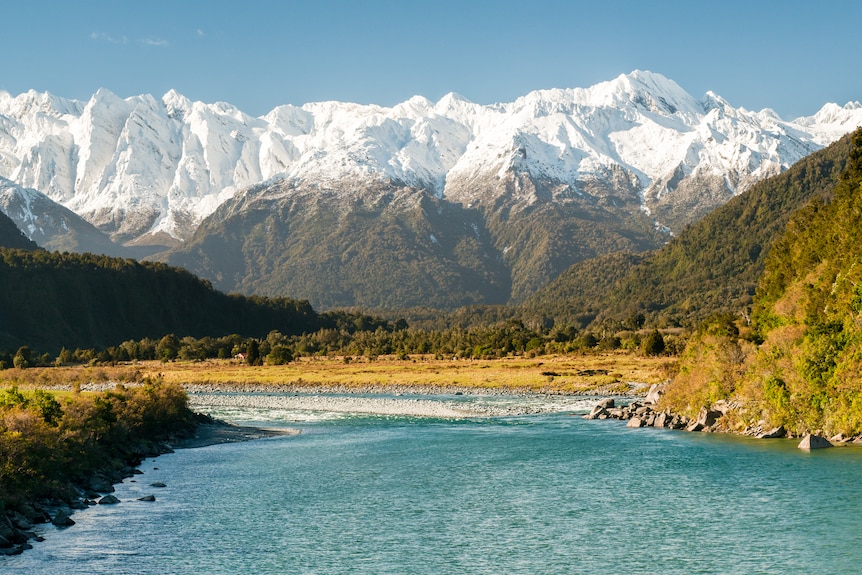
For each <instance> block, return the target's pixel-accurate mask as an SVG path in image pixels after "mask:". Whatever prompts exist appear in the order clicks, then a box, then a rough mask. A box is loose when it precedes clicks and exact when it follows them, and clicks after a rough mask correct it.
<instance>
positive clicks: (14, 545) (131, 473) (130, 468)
mask: <svg viewBox="0 0 862 575" xmlns="http://www.w3.org/2000/svg"><path fill="white" fill-rule="evenodd" d="M204 420H205V422H204V423H199V424H198V426H197V428H196V429H195V431H194V433H193V434H191V435H189V436H188V437H177V438H175V439H174V440H173V441H171V442H170V443H151V444H147V447H146V449H143V450H141V449H139V448H138V449H133V450H134V451H135V453H134V454H132V455H130V456H129V458H128V459H127V461H126V465H125V466H124V467H122V468H120V469H103V470H101V471H99V472H96V473H94V474H93V475H92V476H90V477H89V478H87V479H85V480H84V481H79V482H78V484H77V485H76V486H75V488H74V489H75V492H74V493H73V494H71V495H70V496H69V497H67V498H65V499H44V500H40V501H33V502H30V503H26V504H24V505H22V506H21V507H20V508H19V509H17V510H14V511H7V512H6V513H5V514H2V513H0V557H3V556H7V555H17V554H19V553H22V552H24V551H25V550H27V549H32V548H33V545H32V543H31V541H35V542H41V541H44V538H43V537H41V536H40V535H37V534H36V533H35V531H34V529H36V526H37V525H40V524H48V523H51V524H53V525H54V526H56V527H58V528H65V527H71V526H72V525H74V524H75V521H74V519H72V515H73V514H74V512H75V511H78V510H82V509H87V508H88V507H90V506H93V505H116V504H118V503H121V502H122V500H120V499H119V498H118V497H116V496H115V495H113V492H114V484H117V483H122V482H123V481H124V480H126V479H129V478H132V477H135V476H139V475H141V474H142V472H141V471H140V470H139V469H137V467H138V466H139V465H140V464H141V463H142V462H143V460H144V459H150V458H154V457H157V456H159V455H162V454H165V453H173V451H174V448H176V449H186V448H194V447H205V446H207V445H215V444H220V443H233V442H238V441H249V440H251V439H261V438H264V437H272V436H276V435H292V434H296V433H299V432H298V431H297V430H293V429H261V428H256V427H240V426H236V425H231V424H228V423H225V422H221V421H216V420H212V419H209V418H204ZM138 447H140V446H138ZM133 481H134V480H133ZM149 486H150V487H152V488H154V489H160V488H164V487H166V484H164V483H162V482H158V481H157V482H154V483H150V484H149ZM136 501H143V502H154V501H156V497H155V495H152V494H149V495H145V496H143V497H139V498H137V499H136ZM0 571H2V570H0Z"/></svg>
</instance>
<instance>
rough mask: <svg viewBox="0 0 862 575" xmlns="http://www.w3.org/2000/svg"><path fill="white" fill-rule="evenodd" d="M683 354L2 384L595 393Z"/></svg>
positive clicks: (226, 369)
mask: <svg viewBox="0 0 862 575" xmlns="http://www.w3.org/2000/svg"><path fill="white" fill-rule="evenodd" d="M674 365H675V360H673V359H671V358H667V357H644V356H641V355H637V354H633V353H628V352H613V353H605V354H595V355H554V356H538V357H534V358H524V357H509V358H502V359H491V360H465V359H444V360H439V359H434V358H433V356H414V357H413V358H411V359H407V360H398V359H396V358H395V357H384V356H381V357H378V358H376V359H375V360H373V361H370V360H368V359H365V358H358V359H352V360H351V361H349V362H346V361H345V360H344V358H341V357H337V358H301V359H299V360H297V361H294V362H293V363H290V364H288V365H281V366H248V365H244V364H242V363H240V362H238V361H231V360H212V361H204V362H181V361H175V362H168V363H162V362H157V361H152V362H135V363H129V364H122V365H117V366H104V367H101V366H97V367H85V366H77V367H50V368H31V369H27V370H18V369H9V370H6V371H3V372H0V385H4V386H8V385H20V386H27V387H30V386H34V387H53V388H57V387H62V386H69V385H75V384H76V383H77V384H81V385H85V384H88V383H104V382H119V383H124V382H134V381H140V380H142V379H143V378H147V377H150V378H154V377H161V378H162V379H164V380H165V381H166V382H179V383H182V384H208V385H219V384H224V385H232V386H236V385H258V386H259V385H295V386H297V387H333V388H336V387H337V388H357V389H359V388H369V387H396V386H398V387H413V386H415V387H417V388H423V387H425V388H428V387H452V388H469V389H489V390H491V389H493V390H512V391H534V392H541V393H589V392H590V391H594V390H599V389H601V390H603V391H619V392H625V391H628V390H629V389H630V385H629V384H630V383H637V384H643V385H649V384H652V383H658V382H661V381H664V380H666V379H668V378H669V377H670V375H671V372H672V370H673V368H674Z"/></svg>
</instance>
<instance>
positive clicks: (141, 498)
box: [138, 495, 156, 501]
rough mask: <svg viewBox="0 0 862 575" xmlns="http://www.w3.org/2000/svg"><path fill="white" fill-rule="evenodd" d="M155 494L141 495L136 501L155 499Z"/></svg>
mask: <svg viewBox="0 0 862 575" xmlns="http://www.w3.org/2000/svg"><path fill="white" fill-rule="evenodd" d="M155 500H156V496H155V495H144V496H143V497H138V501H155Z"/></svg>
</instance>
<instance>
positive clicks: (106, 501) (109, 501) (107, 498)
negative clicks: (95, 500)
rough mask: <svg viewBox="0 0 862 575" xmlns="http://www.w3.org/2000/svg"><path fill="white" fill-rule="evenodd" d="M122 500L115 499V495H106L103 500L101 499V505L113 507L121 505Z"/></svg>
mask: <svg viewBox="0 0 862 575" xmlns="http://www.w3.org/2000/svg"><path fill="white" fill-rule="evenodd" d="M119 502H120V500H119V499H117V498H116V497H114V496H113V495H105V496H104V497H102V498H101V499H99V505H113V504H115V503H119Z"/></svg>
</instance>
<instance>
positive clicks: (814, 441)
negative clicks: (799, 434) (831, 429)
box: [797, 433, 832, 450]
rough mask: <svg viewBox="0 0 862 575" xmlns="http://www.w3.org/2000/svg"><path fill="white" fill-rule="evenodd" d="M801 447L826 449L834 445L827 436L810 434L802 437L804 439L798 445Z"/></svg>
mask: <svg viewBox="0 0 862 575" xmlns="http://www.w3.org/2000/svg"><path fill="white" fill-rule="evenodd" d="M797 447H798V448H799V449H808V450H811V449H824V448H826V447H832V444H831V443H829V440H828V439H826V438H825V437H821V436H819V435H812V434H810V433H809V434H808V435H806V436H805V437H803V438H802V441H800V442H799V445H797Z"/></svg>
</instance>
